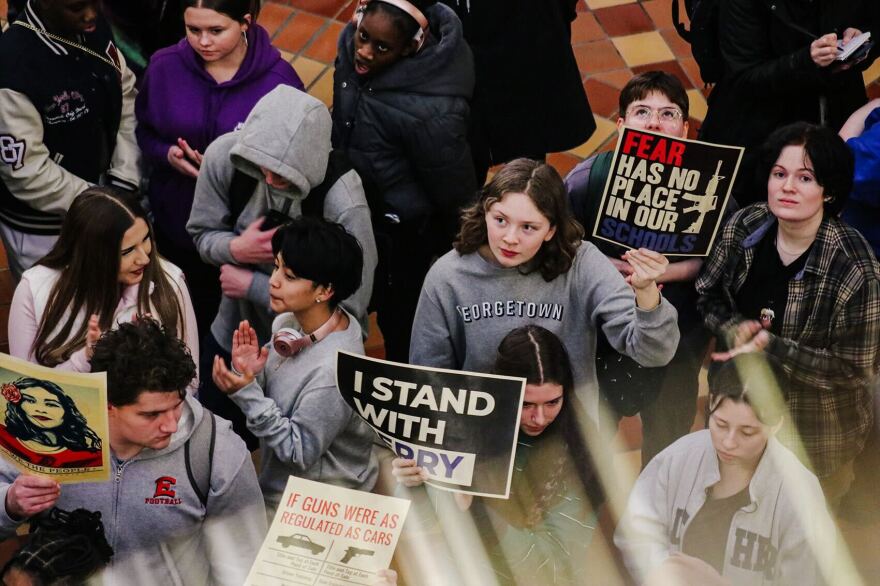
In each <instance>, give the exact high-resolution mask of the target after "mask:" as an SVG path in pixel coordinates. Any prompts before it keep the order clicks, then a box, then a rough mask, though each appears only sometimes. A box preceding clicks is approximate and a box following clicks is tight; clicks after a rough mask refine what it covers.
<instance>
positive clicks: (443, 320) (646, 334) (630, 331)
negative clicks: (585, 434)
mask: <svg viewBox="0 0 880 586" xmlns="http://www.w3.org/2000/svg"><path fill="white" fill-rule="evenodd" d="M676 317H677V313H676V311H675V308H674V307H672V305H671V304H670V303H669V302H668V301H666V300H665V299H662V300H661V303H660V305H659V306H658V307H656V308H654V309H652V310H650V311H644V310H642V309H638V308H637V307H636V301H635V294H634V293H633V291H632V289H631V288H630V287H629V285H627V284H626V281H624V280H623V277H622V276H621V275H620V273H618V272H617V269H615V268H614V265H612V264H611V262H610V261H609V260H608V259H607V258H606V257H605V255H603V254H602V253H601V252H599V250H598V249H597V248H596V247H595V246H593V245H592V244H590V243H588V242H583V243H582V244H581V245H580V247H579V248H578V251H577V254H576V255H575V258H574V262H573V264H572V267H571V269H569V271H568V272H567V273H565V274H562V275H559V276H558V277H556V278H555V279H553V280H552V281H550V282H547V281H545V280H544V278H543V277H542V276H541V274H540V272H533V273H530V274H527V275H523V274H522V273H520V272H519V270H518V269H517V268H502V267H500V266H497V265H494V264H492V263H490V262H489V261H487V260H485V259H484V258H483V257H481V256H480V255H479V253H476V252H475V253H472V254H465V255H461V254H459V253H458V252H456V251H455V250H452V251H450V252H448V253H446V254H445V255H444V256H443V257H442V258H441V259H440V260H438V261H437V262H436V263H435V264H434V266H433V267H431V270H430V271H429V272H428V276H427V277H426V278H425V285H424V287H423V288H422V295H421V297H420V298H419V305H418V309H417V310H416V317H415V320H414V322H413V332H412V342H411V344H410V353H409V357H410V362H412V363H413V364H420V365H424V366H437V367H443V368H454V369H463V370H472V371H477V372H490V371H491V369H492V365H493V363H494V362H495V356H496V354H497V349H498V344H499V343H500V342H501V340H502V338H504V336H505V335H507V333H508V332H510V330H512V329H514V328H517V327H520V326H524V325H527V324H536V325H539V326H542V327H544V328H546V329H548V330H550V331H551V332H553V333H554V334H556V335H557V336H559V339H560V340H562V343H563V344H565V347H566V349H567V350H568V354H569V357H570V358H571V366H572V369H573V371H574V383H575V390H576V392H577V393H578V395H579V396H580V398H581V401H583V403H584V405H585V407H586V409H587V411H588V412H589V413H590V415H591V416H592V417H593V418H596V417H597V412H598V398H599V386H598V383H597V381H596V372H595V360H596V323H597V321H601V322H603V324H604V325H603V326H602V329H603V331H604V332H605V334H606V336H607V337H608V341H609V342H610V343H611V345H612V346H614V348H615V349H617V350H618V351H619V352H623V353H625V354H626V355H628V356H631V357H632V358H634V359H635V360H636V361H638V362H639V363H640V364H642V365H644V366H663V365H665V364H667V363H668V362H669V361H670V360H671V359H672V356H673V354H675V349H676V348H677V347H678V338H679V333H678V326H677V325H676Z"/></svg>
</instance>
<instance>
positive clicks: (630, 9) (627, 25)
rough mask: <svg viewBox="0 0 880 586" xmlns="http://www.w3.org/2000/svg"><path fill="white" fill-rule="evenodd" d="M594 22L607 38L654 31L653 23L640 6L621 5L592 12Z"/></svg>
mask: <svg viewBox="0 0 880 586" xmlns="http://www.w3.org/2000/svg"><path fill="white" fill-rule="evenodd" d="M593 14H595V15H596V20H598V21H599V24H601V25H602V28H603V29H605V32H606V33H608V36H609V37H622V36H624V35H633V34H636V33H646V32H648V31H652V30H654V23H653V22H652V21H651V19H650V18H649V17H648V15H647V13H646V12H645V11H644V10H642V5H641V4H622V5H620V6H611V7H609V8H600V9H598V10H594V11H593Z"/></svg>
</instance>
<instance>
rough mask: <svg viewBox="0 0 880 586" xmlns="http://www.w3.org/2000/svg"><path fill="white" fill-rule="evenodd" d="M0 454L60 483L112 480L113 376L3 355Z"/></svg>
mask: <svg viewBox="0 0 880 586" xmlns="http://www.w3.org/2000/svg"><path fill="white" fill-rule="evenodd" d="M0 453H2V456H3V457H4V458H5V459H6V460H8V461H10V462H12V463H13V464H14V465H15V466H16V467H17V468H19V469H21V470H22V471H23V472H30V473H33V474H41V475H46V476H51V477H52V478H54V479H55V480H57V481H58V482H103V481H106V480H109V479H110V440H109V431H108V423H107V377H106V375H105V374H104V373H97V374H81V373H74V372H64V371H61V370H55V369H52V368H45V367H43V366H38V365H36V364H31V363H30V362H25V361H24V360H19V359H18V358H13V357H12V356H9V355H8V354H2V353H0Z"/></svg>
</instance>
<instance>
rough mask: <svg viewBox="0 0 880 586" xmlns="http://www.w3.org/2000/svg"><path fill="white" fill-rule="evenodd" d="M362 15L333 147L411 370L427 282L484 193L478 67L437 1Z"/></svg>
mask: <svg viewBox="0 0 880 586" xmlns="http://www.w3.org/2000/svg"><path fill="white" fill-rule="evenodd" d="M357 14H358V16H357V17H356V20H355V22H351V23H349V24H348V25H347V26H346V27H345V29H344V30H343V31H342V34H340V35H339V44H338V48H337V55H336V63H335V66H336V68H335V71H334V73H333V147H334V148H336V149H339V150H341V151H344V152H345V154H346V155H347V156H348V158H349V159H350V160H351V164H352V166H354V168H355V170H356V171H357V172H358V175H360V177H361V179H362V180H363V183H364V192H365V193H366V196H367V201H368V202H369V203H370V209H371V211H372V213H373V231H374V232H375V234H376V243H377V248H378V251H379V266H378V269H377V278H376V282H375V286H374V293H373V304H374V305H375V308H376V313H377V317H378V322H379V327H380V328H381V330H382V335H383V337H384V340H385V355H386V356H387V357H388V359H389V360H397V361H398V362H406V360H407V355H408V353H409V344H410V325H411V323H412V316H413V314H414V313H415V311H416V304H417V303H418V300H419V291H420V288H421V285H422V281H423V280H424V278H425V274H426V273H427V272H428V268H429V267H430V266H431V261H432V260H433V258H434V256H435V255H437V254H443V253H445V252H446V251H447V250H449V247H450V244H451V242H452V237H453V235H454V233H455V220H456V217H457V215H458V211H459V208H460V207H461V206H463V205H467V204H469V203H470V202H471V201H472V200H473V198H474V195H475V193H476V190H477V184H476V181H475V177H474V171H473V167H472V164H471V157H470V148H469V146H468V142H467V125H468V113H469V106H468V102H469V100H470V98H471V93H472V91H473V87H474V65H473V58H472V57H471V52H470V49H469V48H468V46H467V43H466V42H465V40H464V37H463V36H462V30H461V22H459V20H458V18H456V16H455V14H454V13H453V11H452V10H451V9H449V8H448V7H446V6H444V5H442V4H438V3H437V2H436V1H435V0H364V1H363V2H361V8H360V9H359V11H358V13H357Z"/></svg>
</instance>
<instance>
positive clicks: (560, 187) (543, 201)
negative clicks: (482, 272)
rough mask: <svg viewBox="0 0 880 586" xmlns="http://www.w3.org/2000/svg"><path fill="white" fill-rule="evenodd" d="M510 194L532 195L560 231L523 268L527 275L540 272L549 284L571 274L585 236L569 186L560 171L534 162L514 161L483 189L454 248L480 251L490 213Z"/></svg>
mask: <svg viewBox="0 0 880 586" xmlns="http://www.w3.org/2000/svg"><path fill="white" fill-rule="evenodd" d="M508 193H524V194H525V195H527V196H529V198H530V199H531V200H532V202H533V203H534V204H535V207H536V208H538V211H539V212H541V215H543V216H544V217H545V218H547V220H548V221H549V222H550V225H551V226H554V227H555V228H556V233H555V234H554V235H553V237H552V238H551V239H550V240H548V241H547V242H545V243H544V244H543V245H541V248H540V249H539V250H538V254H536V255H535V258H534V259H532V261H531V262H528V263H524V264H523V265H521V268H520V271H521V272H523V273H524V274H527V273H530V272H532V271H540V272H541V276H542V277H544V280H545V281H552V280H553V279H555V278H556V277H558V276H559V275H561V274H563V273H566V272H568V270H569V269H570V268H571V265H572V263H573V262H574V255H575V254H577V248H578V246H580V244H581V241H582V239H583V237H584V229H583V228H582V227H581V225H580V224H578V222H577V220H575V219H574V216H573V215H572V213H571V209H570V208H569V206H568V196H567V194H566V191H565V185H564V184H563V183H562V178H561V177H560V176H559V173H557V172H556V169H554V168H553V167H551V166H550V165H547V164H545V163H542V162H540V161H533V160H531V159H514V160H513V161H511V162H509V163H507V165H505V166H504V168H503V169H501V170H500V171H498V173H496V174H495V176H494V177H493V178H492V180H491V181H489V183H487V184H486V186H485V187H483V191H482V193H481V194H480V199H479V200H477V202H476V203H475V204H473V205H472V206H470V207H468V208H465V210H464V211H463V212H462V214H461V229H460V230H459V232H458V237H457V238H456V239H455V243H454V244H453V246H454V247H455V250H457V251H458V252H459V253H460V254H469V253H472V252H476V251H477V250H478V249H479V248H480V247H481V246H483V245H484V244H486V243H487V242H488V241H489V236H488V231H487V228H486V214H487V213H488V212H489V208H490V207H491V206H492V204H494V203H495V202H497V201H501V198H503V197H504V196H505V195H506V194H508Z"/></svg>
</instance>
